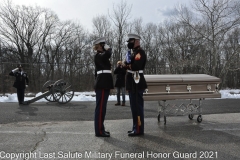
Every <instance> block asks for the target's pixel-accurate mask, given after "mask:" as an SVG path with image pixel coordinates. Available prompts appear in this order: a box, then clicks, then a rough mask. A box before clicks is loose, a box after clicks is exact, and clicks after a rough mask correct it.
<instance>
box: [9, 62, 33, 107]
mask: <svg viewBox="0 0 240 160" xmlns="http://www.w3.org/2000/svg"><path fill="white" fill-rule="evenodd" d="M9 75H10V76H14V77H16V79H15V82H14V84H13V87H15V88H17V98H18V103H19V104H23V102H24V94H25V89H26V88H27V87H28V82H29V81H28V75H27V73H26V72H24V71H23V67H22V65H21V64H19V65H18V66H17V68H15V69H13V70H12V71H11V72H10V73H9Z"/></svg>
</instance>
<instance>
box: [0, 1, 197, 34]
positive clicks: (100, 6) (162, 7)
mask: <svg viewBox="0 0 240 160" xmlns="http://www.w3.org/2000/svg"><path fill="white" fill-rule="evenodd" d="M3 1H4V0H0V3H2V2H3ZM192 1H193V0H127V1H126V2H127V4H129V5H132V11H131V17H132V19H134V18H139V17H142V19H143V22H144V23H149V22H153V23H158V22H162V21H163V20H164V19H167V18H169V14H171V13H172V11H173V8H174V7H175V6H176V5H179V4H185V5H189V4H190V2H192ZM12 2H13V3H14V4H19V5H22V4H23V5H27V6H28V5H38V6H40V7H44V8H49V9H51V10H52V11H54V12H55V13H56V14H57V15H58V17H59V18H60V20H76V21H78V22H80V23H81V24H82V25H83V26H84V27H85V28H87V29H89V30H91V28H92V18H94V17H96V16H98V15H108V10H109V11H110V13H111V11H112V8H113V5H114V4H115V6H116V5H117V4H119V3H120V2H121V0H12Z"/></svg>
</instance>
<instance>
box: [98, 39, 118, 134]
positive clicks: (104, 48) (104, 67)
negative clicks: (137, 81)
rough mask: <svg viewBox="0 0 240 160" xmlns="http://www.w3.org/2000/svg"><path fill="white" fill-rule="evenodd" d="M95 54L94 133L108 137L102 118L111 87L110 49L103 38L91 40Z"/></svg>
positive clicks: (103, 118) (103, 117)
mask: <svg viewBox="0 0 240 160" xmlns="http://www.w3.org/2000/svg"><path fill="white" fill-rule="evenodd" d="M93 45H94V50H95V51H96V54H95V56H94V63H95V85H94V88H95V92H96V108H95V116H94V127H95V135H96V136H97V137H110V132H107V131H105V127H104V120H105V115H106V109H107V101H108V97H109V94H110V89H113V88H114V86H113V78H112V72H111V63H110V60H109V59H110V57H111V55H112V49H111V48H110V47H109V46H108V45H107V44H105V38H104V37H103V38H99V39H97V40H95V41H94V42H93Z"/></svg>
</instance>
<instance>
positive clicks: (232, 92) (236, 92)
mask: <svg viewBox="0 0 240 160" xmlns="http://www.w3.org/2000/svg"><path fill="white" fill-rule="evenodd" d="M219 92H220V93H221V98H222V99H240V89H226V90H220V91H219ZM41 94H42V93H41V92H39V93H37V94H36V96H39V95H41ZM32 98H34V97H28V96H26V97H25V101H28V100H30V99H32ZM108 100H109V101H117V97H116V95H110V96H109V98H108ZM128 100H129V97H128V95H126V101H128ZM71 101H95V92H75V93H74V97H73V99H72V100H71ZM0 102H18V100H17V94H16V93H13V94H5V95H4V96H3V95H0ZM37 102H47V100H45V99H44V98H42V99H40V100H38V101H37Z"/></svg>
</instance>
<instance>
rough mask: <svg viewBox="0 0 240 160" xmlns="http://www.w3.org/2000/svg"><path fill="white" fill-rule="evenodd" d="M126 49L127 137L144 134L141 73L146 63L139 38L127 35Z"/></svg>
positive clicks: (143, 82)
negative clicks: (130, 121)
mask: <svg viewBox="0 0 240 160" xmlns="http://www.w3.org/2000/svg"><path fill="white" fill-rule="evenodd" d="M127 42H128V48H129V49H130V50H131V52H132V53H131V55H130V61H128V62H125V66H126V68H127V69H128V70H127V76H126V90H128V93H129V100H130V105H131V112H132V119H133V127H132V130H131V131H128V136H139V135H143V134H144V100H143V92H144V91H145V89H146V88H147V83H146V80H145V78H144V75H143V72H144V68H145V65H146V62H147V56H146V54H145V51H144V50H143V49H142V48H141V47H140V36H139V35H137V34H128V41H127Z"/></svg>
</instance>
